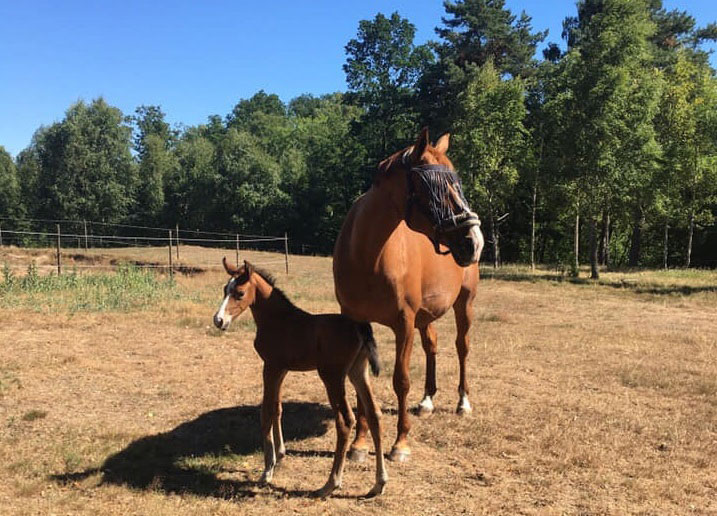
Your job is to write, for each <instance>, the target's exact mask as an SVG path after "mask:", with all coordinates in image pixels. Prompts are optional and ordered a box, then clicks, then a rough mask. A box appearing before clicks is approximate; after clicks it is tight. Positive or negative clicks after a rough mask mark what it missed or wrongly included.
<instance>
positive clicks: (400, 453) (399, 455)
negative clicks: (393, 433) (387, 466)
mask: <svg viewBox="0 0 717 516" xmlns="http://www.w3.org/2000/svg"><path fill="white" fill-rule="evenodd" d="M410 455H411V450H409V449H406V448H394V449H392V450H391V453H390V455H389V456H388V460H392V461H394V462H406V461H407V460H408V458H409V456H410Z"/></svg>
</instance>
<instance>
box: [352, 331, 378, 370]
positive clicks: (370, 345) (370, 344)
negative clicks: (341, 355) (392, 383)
mask: <svg viewBox="0 0 717 516" xmlns="http://www.w3.org/2000/svg"><path fill="white" fill-rule="evenodd" d="M357 327H358V332H359V337H360V338H361V345H362V346H366V350H367V351H368V363H369V365H370V366H371V372H372V373H373V375H374V376H378V373H379V372H380V371H381V366H380V363H379V360H378V346H377V345H376V340H375V339H374V338H373V329H371V325H370V324H369V323H367V322H362V323H357Z"/></svg>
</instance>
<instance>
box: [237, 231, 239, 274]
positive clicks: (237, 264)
mask: <svg viewBox="0 0 717 516" xmlns="http://www.w3.org/2000/svg"><path fill="white" fill-rule="evenodd" d="M237 267H239V233H237Z"/></svg>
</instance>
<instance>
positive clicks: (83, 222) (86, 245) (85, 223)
mask: <svg viewBox="0 0 717 516" xmlns="http://www.w3.org/2000/svg"><path fill="white" fill-rule="evenodd" d="M82 224H83V225H84V226H85V251H87V249H88V248H89V245H88V243H87V221H86V220H83V221H82Z"/></svg>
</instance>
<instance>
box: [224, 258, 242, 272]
mask: <svg viewBox="0 0 717 516" xmlns="http://www.w3.org/2000/svg"><path fill="white" fill-rule="evenodd" d="M222 264H223V265H224V270H225V271H227V274H229V275H230V276H236V275H237V274H238V273H239V269H237V268H236V267H234V266H232V265H229V264H228V263H227V257H226V256H225V257H223V258H222Z"/></svg>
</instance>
